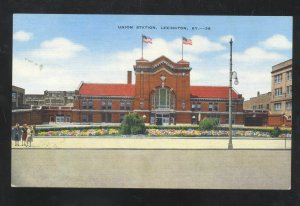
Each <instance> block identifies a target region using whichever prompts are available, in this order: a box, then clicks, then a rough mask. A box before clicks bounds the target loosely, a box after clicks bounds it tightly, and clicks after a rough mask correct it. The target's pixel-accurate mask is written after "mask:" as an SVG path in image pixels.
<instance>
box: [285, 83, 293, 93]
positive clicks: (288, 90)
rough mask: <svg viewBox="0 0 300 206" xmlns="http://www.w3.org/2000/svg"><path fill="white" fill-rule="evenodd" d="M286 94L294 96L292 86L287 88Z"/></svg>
mask: <svg viewBox="0 0 300 206" xmlns="http://www.w3.org/2000/svg"><path fill="white" fill-rule="evenodd" d="M286 94H287V95H292V85H290V86H287V87H286Z"/></svg>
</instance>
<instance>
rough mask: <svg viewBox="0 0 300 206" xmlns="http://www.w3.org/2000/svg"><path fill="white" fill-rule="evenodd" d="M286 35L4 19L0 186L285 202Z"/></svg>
mask: <svg viewBox="0 0 300 206" xmlns="http://www.w3.org/2000/svg"><path fill="white" fill-rule="evenodd" d="M292 28H293V25H292V17H288V16H239V17H237V16H203V15H190V16H187V15H185V16H183V15H91V14H90V15H87V14H81V15H75V14H15V15H13V69H12V73H13V76H12V125H11V126H12V130H11V131H12V133H11V134H12V136H11V141H12V155H11V161H12V163H11V185H12V187H64V188H65V187H71V188H155V189H158V188H159V189H160V188H171V189H263V190H289V189H290V188H291V144H292V141H291V133H292V128H291V126H292V121H293V116H292V76H293V75H292V67H293V59H292Z"/></svg>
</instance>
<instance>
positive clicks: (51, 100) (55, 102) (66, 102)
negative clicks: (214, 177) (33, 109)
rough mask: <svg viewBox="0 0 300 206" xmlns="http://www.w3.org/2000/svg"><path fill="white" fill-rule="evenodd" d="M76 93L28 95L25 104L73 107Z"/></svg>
mask: <svg viewBox="0 0 300 206" xmlns="http://www.w3.org/2000/svg"><path fill="white" fill-rule="evenodd" d="M74 95H75V92H74V91H47V90H46V91H44V94H26V95H25V104H27V105H29V106H31V105H33V106H45V105H46V106H73V99H74Z"/></svg>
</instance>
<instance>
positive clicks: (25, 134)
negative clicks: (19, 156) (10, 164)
mask: <svg viewBox="0 0 300 206" xmlns="http://www.w3.org/2000/svg"><path fill="white" fill-rule="evenodd" d="M34 133H35V127H34V126H32V125H27V124H24V125H23V126H20V125H19V124H16V126H15V127H14V128H13V137H14V140H15V146H19V142H20V140H21V143H22V146H25V147H28V146H29V147H31V142H32V136H33V135H34Z"/></svg>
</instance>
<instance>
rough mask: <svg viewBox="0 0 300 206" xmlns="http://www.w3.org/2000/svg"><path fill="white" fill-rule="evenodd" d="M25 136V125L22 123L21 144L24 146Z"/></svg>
mask: <svg viewBox="0 0 300 206" xmlns="http://www.w3.org/2000/svg"><path fill="white" fill-rule="evenodd" d="M26 138H27V125H26V124H23V127H22V146H25V141H26Z"/></svg>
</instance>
